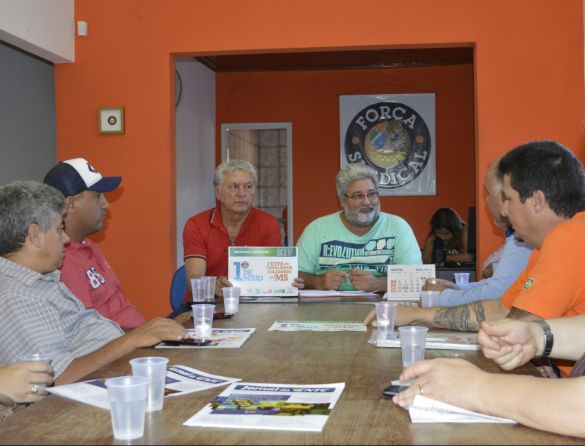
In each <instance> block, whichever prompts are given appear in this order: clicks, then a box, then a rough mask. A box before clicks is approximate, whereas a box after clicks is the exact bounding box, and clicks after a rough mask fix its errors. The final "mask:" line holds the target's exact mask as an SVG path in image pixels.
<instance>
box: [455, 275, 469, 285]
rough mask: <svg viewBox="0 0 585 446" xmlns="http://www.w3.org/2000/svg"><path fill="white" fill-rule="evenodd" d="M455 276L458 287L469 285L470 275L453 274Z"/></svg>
mask: <svg viewBox="0 0 585 446" xmlns="http://www.w3.org/2000/svg"><path fill="white" fill-rule="evenodd" d="M453 276H454V277H455V285H457V287H460V286H462V285H463V286H464V285H467V284H468V283H469V273H453Z"/></svg>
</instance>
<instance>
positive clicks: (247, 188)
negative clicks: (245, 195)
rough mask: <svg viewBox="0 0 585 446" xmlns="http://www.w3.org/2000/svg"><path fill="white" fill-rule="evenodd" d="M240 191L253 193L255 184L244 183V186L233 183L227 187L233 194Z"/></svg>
mask: <svg viewBox="0 0 585 446" xmlns="http://www.w3.org/2000/svg"><path fill="white" fill-rule="evenodd" d="M240 189H242V190H243V191H244V192H251V191H253V190H254V183H243V184H238V183H232V184H230V185H229V186H228V187H227V190H229V191H230V192H232V193H233V192H236V191H238V190H240Z"/></svg>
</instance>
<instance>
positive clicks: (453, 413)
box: [408, 395, 516, 424]
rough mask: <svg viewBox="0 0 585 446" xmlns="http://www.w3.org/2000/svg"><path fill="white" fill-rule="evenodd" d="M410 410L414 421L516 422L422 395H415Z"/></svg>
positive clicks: (411, 418)
mask: <svg viewBox="0 0 585 446" xmlns="http://www.w3.org/2000/svg"><path fill="white" fill-rule="evenodd" d="M408 412H409V413H410V420H411V421H412V422H413V423H507V424H515V423H516V422H515V421H514V420H511V419H509V418H500V417H494V416H491V415H485V414H482V413H478V412H472V411H471V410H466V409H462V408H460V407H457V406H452V405H451V404H447V403H442V402H440V401H435V400H432V399H430V398H425V397H424V396H420V395H417V396H415V397H414V401H413V402H412V405H411V406H410V407H409V408H408Z"/></svg>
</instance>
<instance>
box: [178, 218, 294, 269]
mask: <svg viewBox="0 0 585 446" xmlns="http://www.w3.org/2000/svg"><path fill="white" fill-rule="evenodd" d="M281 243H282V242H281V234H280V228H279V226H278V222H277V221H276V218H274V217H273V216H272V215H270V214H268V213H267V212H264V211H261V210H259V209H256V208H252V209H250V213H249V214H248V217H247V218H246V220H245V221H244V224H243V225H242V228H241V229H240V232H239V233H238V235H237V237H236V240H235V241H234V243H230V238H229V234H228V232H227V229H226V228H225V226H224V225H223V222H222V219H221V211H220V210H219V208H213V209H209V210H207V211H204V212H201V213H200V214H197V215H195V216H193V217H191V218H190V219H189V220H187V223H185V228H184V230H183V251H184V258H185V259H188V258H190V257H198V258H201V259H204V260H205V261H206V262H207V268H206V271H205V274H206V275H208V276H216V277H219V276H227V273H228V247H229V246H280V245H281Z"/></svg>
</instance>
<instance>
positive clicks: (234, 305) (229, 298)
mask: <svg viewBox="0 0 585 446" xmlns="http://www.w3.org/2000/svg"><path fill="white" fill-rule="evenodd" d="M221 290H222V291H223V310H224V312H225V314H236V313H237V312H238V311H239V309H240V288H238V287H226V288H222V289H221Z"/></svg>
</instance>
